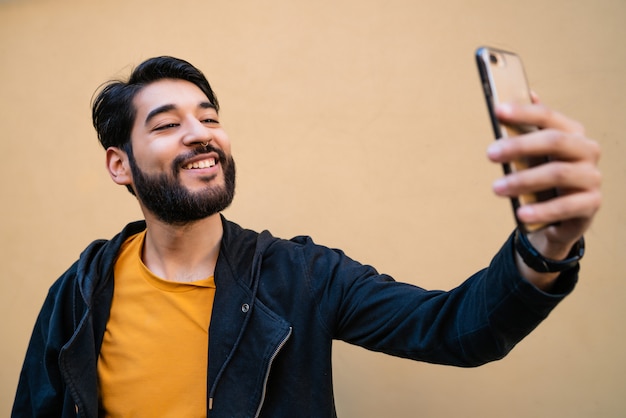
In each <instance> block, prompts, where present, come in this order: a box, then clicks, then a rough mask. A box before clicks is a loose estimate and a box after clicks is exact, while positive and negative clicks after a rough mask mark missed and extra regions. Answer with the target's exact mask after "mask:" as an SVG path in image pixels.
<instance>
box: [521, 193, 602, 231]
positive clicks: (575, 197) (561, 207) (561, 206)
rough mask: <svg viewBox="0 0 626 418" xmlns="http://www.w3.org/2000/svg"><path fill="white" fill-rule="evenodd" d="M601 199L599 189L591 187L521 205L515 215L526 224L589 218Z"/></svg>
mask: <svg viewBox="0 0 626 418" xmlns="http://www.w3.org/2000/svg"><path fill="white" fill-rule="evenodd" d="M601 201H602V195H601V193H600V191H599V189H592V190H588V191H584V192H579V193H573V194H569V195H565V196H560V197H557V198H555V199H551V200H549V201H546V202H542V203H533V204H531V205H524V206H521V207H520V208H519V209H518V211H517V216H518V218H519V219H520V221H522V222H524V223H528V224H533V223H547V224H550V223H554V222H561V221H568V220H582V219H591V218H592V217H593V215H595V213H596V212H597V211H598V209H599V207H600V204H601Z"/></svg>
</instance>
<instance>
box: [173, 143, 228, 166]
mask: <svg viewBox="0 0 626 418" xmlns="http://www.w3.org/2000/svg"><path fill="white" fill-rule="evenodd" d="M210 153H215V154H217V157H218V159H219V163H220V164H222V165H226V164H228V157H227V156H226V153H225V152H224V151H222V150H221V149H219V148H216V147H214V146H213V145H211V144H209V145H207V146H204V145H198V146H197V147H196V148H194V149H193V150H191V151H189V152H188V153H185V154H181V155H179V156H177V157H176V158H174V161H172V170H173V172H174V173H178V171H179V170H180V168H181V167H182V165H183V163H184V162H185V161H187V160H188V159H190V158H193V157H195V156H196V155H202V154H210Z"/></svg>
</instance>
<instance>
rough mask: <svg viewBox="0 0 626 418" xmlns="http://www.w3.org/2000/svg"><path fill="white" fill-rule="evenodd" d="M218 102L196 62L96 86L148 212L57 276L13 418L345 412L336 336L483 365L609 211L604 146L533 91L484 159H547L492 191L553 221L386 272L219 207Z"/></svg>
mask: <svg viewBox="0 0 626 418" xmlns="http://www.w3.org/2000/svg"><path fill="white" fill-rule="evenodd" d="M218 110H219V105H218V101H217V98H216V97H215V95H214V94H213V91H212V90H211V87H210V86H209V83H208V82H207V81H206V79H205V77H204V76H203V75H202V73H201V72H200V71H198V70H197V69H196V68H194V67H193V66H191V64H189V63H187V62H185V61H182V60H179V59H175V58H171V57H158V58H153V59H149V60H147V61H146V62H144V63H142V64H141V65H140V66H139V67H137V68H136V69H135V70H134V71H133V73H132V75H131V76H130V79H129V80H128V82H112V83H109V84H108V85H106V86H105V87H104V88H103V89H102V90H101V91H100V93H99V95H98V96H97V98H96V99H95V101H94V105H93V121H94V126H95V128H96V130H97V132H98V138H99V140H100V142H101V143H102V145H103V147H104V148H105V149H106V162H107V167H108V170H109V173H110V175H111V178H112V179H113V181H114V182H116V183H117V184H120V185H124V186H126V187H127V188H128V189H129V190H130V191H131V193H133V194H135V195H136V196H137V199H138V202H139V205H140V207H141V209H142V211H143V214H144V216H145V221H141V222H136V223H132V224H130V225H128V226H126V228H124V230H123V231H122V232H121V233H120V234H118V235H117V236H116V237H114V238H113V239H112V240H110V241H96V242H94V243H92V244H91V245H90V246H89V247H88V248H87V249H86V250H85V251H84V252H83V253H82V254H81V256H80V258H79V260H78V261H77V262H76V263H75V264H74V265H73V266H72V267H70V269H69V270H68V271H67V272H65V273H64V274H63V275H62V277H61V278H59V280H57V281H56V282H55V284H54V285H53V286H52V288H51V290H50V293H49V295H48V297H47V299H46V301H45V303H44V306H43V308H42V311H41V313H40V316H39V318H38V320H37V323H36V325H35V329H34V332H33V335H32V338H31V342H30V345H29V348H28V351H27V354H26V359H25V362H24V367H23V370H22V373H21V376H20V382H19V386H18V390H17V395H16V399H15V404H14V408H13V415H14V416H62V417H69V416H80V417H96V416H145V417H154V416H160V417H163V416H171V417H194V416H207V415H208V416H211V417H256V416H263V417H296V416H298V417H300V416H306V417H309V416H319V417H328V416H335V408H334V401H333V390H332V374H331V344H332V340H333V339H341V340H344V341H347V342H350V343H353V344H357V345H360V346H363V347H365V348H368V349H371V350H376V351H381V352H385V353H388V354H391V355H396V356H400V357H406V358H411V359H415V360H421V361H427V362H434V363H442V364H451V365H457V366H463V367H470V366H477V365H480V364H483V363H485V362H488V361H492V360H496V359H500V358H502V357H503V356H504V355H505V354H506V353H507V352H508V351H509V350H511V349H512V348H513V346H514V345H515V344H516V343H517V342H518V341H520V340H521V339H522V338H523V337H524V336H525V335H527V334H528V333H529V332H530V331H531V330H532V329H533V328H535V327H536V326H537V325H538V323H539V322H541V320H543V319H544V318H545V317H546V316H547V315H548V313H549V312H550V311H551V310H552V308H554V306H556V304H557V303H558V302H559V301H560V300H561V299H562V298H563V297H565V296H566V295H567V294H568V293H569V292H570V291H571V290H572V288H573V287H574V285H575V282H576V280H577V273H578V259H579V258H580V256H581V254H582V235H583V233H584V231H585V230H586V229H587V228H588V226H589V224H590V222H591V220H592V218H593V216H594V213H595V212H596V211H597V209H598V207H599V205H600V192H599V187H600V174H599V172H598V169H597V168H596V162H597V159H598V157H599V149H598V146H597V144H596V143H595V142H593V141H591V140H589V139H586V138H585V137H584V135H583V133H582V127H581V126H580V125H579V124H578V123H576V122H574V121H571V120H569V119H568V118H566V117H565V116H563V115H561V114H559V113H556V112H553V111H551V110H550V109H548V108H546V107H544V106H543V105H541V104H539V103H535V104H534V105H530V106H523V107H517V106H504V107H502V108H500V109H499V110H498V112H499V117H500V118H501V119H502V120H503V121H505V122H508V123H513V124H521V123H524V124H532V125H537V126H539V127H542V128H544V129H543V130H540V131H537V132H535V133H531V134H527V135H525V136H522V137H519V138H515V139H512V140H501V141H498V142H496V143H494V144H493V145H492V146H491V147H490V148H489V151H488V155H489V158H490V159H491V160H492V161H494V162H497V163H502V162H505V161H511V160H512V159H516V158H521V157H524V156H529V155H550V156H551V157H552V160H551V162H550V163H548V164H545V165H543V166H541V167H537V168H533V169H529V170H527V171H525V172H520V173H515V174H510V175H508V176H505V177H504V178H502V179H500V180H498V181H496V183H495V184H494V190H495V192H496V193H497V194H498V195H501V196H507V197H508V196H515V195H519V194H521V193H526V192H533V191H537V190H543V189H547V188H551V187H557V188H559V189H560V190H562V194H561V196H560V197H558V198H556V199H553V200H551V201H549V202H546V203H542V204H536V205H528V206H522V207H521V208H520V209H519V211H518V216H519V217H520V219H521V220H522V221H525V222H546V223H555V222H558V224H556V225H554V226H550V227H548V228H546V229H543V230H540V231H538V232H535V233H532V234H530V235H529V236H528V237H526V236H525V235H523V234H519V233H517V234H514V235H512V236H511V238H509V240H508V241H507V242H506V243H505V244H504V246H503V247H502V249H501V250H500V251H499V252H498V253H497V254H496V255H495V257H494V259H493V261H492V262H491V264H490V266H489V267H488V268H486V269H484V270H482V271H480V272H478V273H476V274H475V275H473V276H472V277H470V278H469V279H468V280H466V281H465V282H464V283H463V284H461V285H460V286H459V287H458V288H456V289H453V290H451V291H449V292H442V291H425V290H423V289H420V288H417V287H415V286H411V285H408V284H403V283H399V282H395V281H394V280H392V279H391V278H390V277H388V276H385V275H380V274H378V273H377V272H376V271H375V270H374V269H373V268H372V267H369V266H365V265H361V264H359V263H357V262H355V261H353V260H351V259H350V258H348V257H347V256H346V255H345V254H343V253H342V252H341V251H338V250H331V249H328V248H325V247H322V246H318V245H316V244H314V243H313V242H312V241H311V239H310V238H307V237H298V238H294V239H292V240H289V241H288V240H281V239H278V238H274V237H273V236H272V235H270V233H269V232H267V231H266V232H262V233H260V234H258V233H256V232H253V231H250V230H245V229H242V228H240V227H239V226H238V225H236V224H234V223H231V222H229V221H227V220H226V219H224V218H223V217H222V216H221V215H220V211H222V210H223V209H225V208H226V207H227V206H228V205H229V204H230V203H231V201H232V199H233V196H234V187H235V163H234V161H233V158H232V156H231V150H230V142H229V139H228V136H227V135H226V132H225V131H224V130H223V129H222V127H221V125H220V123H219V114H218ZM524 249H525V250H524ZM535 249H536V250H535ZM522 256H523V257H522ZM564 259H566V261H561V260H564ZM545 266H547V267H548V268H544V267H545ZM531 267H532V268H531Z"/></svg>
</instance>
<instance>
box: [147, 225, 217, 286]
mask: <svg viewBox="0 0 626 418" xmlns="http://www.w3.org/2000/svg"><path fill="white" fill-rule="evenodd" d="M146 224H147V233H146V239H145V242H144V247H143V251H142V260H143V262H144V264H145V265H146V266H147V267H148V269H150V271H152V273H154V274H156V275H157V276H159V277H161V278H163V279H165V280H170V281H176V282H192V281H196V280H202V279H206V278H208V277H210V276H212V275H213V274H214V272H215V265H216V264H217V257H218V255H219V249H220V244H221V241H222V233H223V227H222V220H221V217H220V215H219V214H215V215H212V216H209V217H208V218H205V219H201V220H199V221H195V222H191V223H189V224H185V225H170V224H165V223H163V222H161V221H159V220H157V219H154V218H153V217H151V216H146Z"/></svg>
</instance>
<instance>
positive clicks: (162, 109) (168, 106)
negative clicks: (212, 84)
mask: <svg viewBox="0 0 626 418" xmlns="http://www.w3.org/2000/svg"><path fill="white" fill-rule="evenodd" d="M198 108H200V109H216V107H215V105H214V104H213V103H211V102H200V103H199V104H198ZM176 109H177V107H176V105H174V104H165V105H163V106H159V107H157V108H155V109H152V110H151V111H150V113H148V116H146V120H145V122H144V124H145V125H147V124H148V123H150V121H151V120H152V119H154V117H156V116H158V115H160V114H162V113H167V112H170V111H172V110H176Z"/></svg>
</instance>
